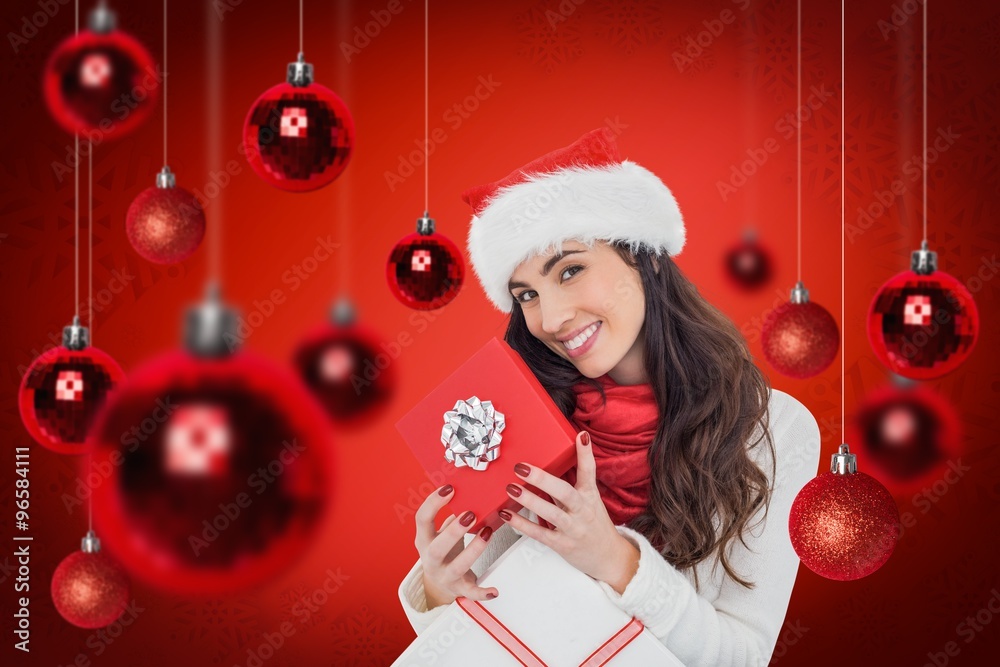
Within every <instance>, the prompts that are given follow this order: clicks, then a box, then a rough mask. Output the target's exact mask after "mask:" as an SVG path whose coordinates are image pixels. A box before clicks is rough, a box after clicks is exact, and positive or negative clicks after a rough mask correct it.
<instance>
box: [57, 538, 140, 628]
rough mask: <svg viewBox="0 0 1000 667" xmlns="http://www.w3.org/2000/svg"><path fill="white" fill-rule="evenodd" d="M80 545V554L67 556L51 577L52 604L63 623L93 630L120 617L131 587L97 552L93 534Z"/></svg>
mask: <svg viewBox="0 0 1000 667" xmlns="http://www.w3.org/2000/svg"><path fill="white" fill-rule="evenodd" d="M82 543H83V544H82V550H81V551H77V552H75V553H72V554H70V555H69V556H66V558H64V559H63V561H62V562H61V563H59V566H58V567H57V568H56V570H55V572H53V573H52V589H51V590H52V602H53V604H54V605H55V608H56V611H58V612H59V615H60V616H62V617H63V618H64V619H66V621H68V622H69V623H72V624H73V625H75V626H77V627H79V628H87V629H88V630H92V629H94V628H103V627H104V626H106V625H110V624H111V623H114V621H115V620H116V619H117V618H118V617H119V616H121V614H122V612H123V611H125V608H126V606H128V601H129V595H130V589H131V586H130V584H129V580H128V575H127V574H125V570H123V569H122V567H121V566H120V565H119V564H118V563H116V562H115V561H114V560H112V559H111V558H109V557H108V556H106V555H105V554H104V553H102V552H101V551H100V546H101V544H100V540H98V539H97V537H96V536H95V535H94V531H90V532H88V533H87V536H86V537H84V538H83V540H82Z"/></svg>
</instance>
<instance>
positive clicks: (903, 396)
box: [852, 385, 962, 492]
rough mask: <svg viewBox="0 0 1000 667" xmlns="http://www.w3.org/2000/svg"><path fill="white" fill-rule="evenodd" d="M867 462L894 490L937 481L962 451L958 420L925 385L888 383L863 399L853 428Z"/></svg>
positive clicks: (908, 490)
mask: <svg viewBox="0 0 1000 667" xmlns="http://www.w3.org/2000/svg"><path fill="white" fill-rule="evenodd" d="M852 431H853V437H854V438H855V442H860V445H861V451H862V452H863V453H864V459H865V461H867V462H869V463H870V464H871V466H872V470H873V472H874V473H875V474H876V476H877V477H878V478H879V479H880V481H882V482H884V483H886V484H887V485H889V486H890V488H892V489H894V490H895V491H896V492H910V491H913V490H915V489H918V488H919V487H921V486H924V485H926V484H927V483H929V482H932V481H934V480H936V479H939V478H940V477H941V476H942V475H944V474H945V473H946V472H947V469H948V465H949V462H950V461H952V460H955V459H957V458H958V456H959V454H960V453H961V441H962V435H961V420H960V419H959V416H958V414H957V412H956V411H955V408H954V407H953V406H952V405H951V404H950V403H949V402H948V401H947V400H946V399H945V398H944V397H943V396H941V395H940V394H938V393H937V392H936V391H934V390H933V389H931V388H929V387H921V386H902V387H898V386H894V385H888V386H885V387H882V388H880V389H878V390H876V391H873V392H871V393H870V394H868V395H867V396H865V397H864V398H862V399H861V401H860V405H859V406H858V410H857V412H856V413H855V415H854V420H853V424H852Z"/></svg>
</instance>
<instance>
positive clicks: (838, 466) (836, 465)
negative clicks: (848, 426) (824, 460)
mask: <svg viewBox="0 0 1000 667" xmlns="http://www.w3.org/2000/svg"><path fill="white" fill-rule="evenodd" d="M857 471H858V457H857V456H855V455H854V454H851V448H850V447H848V446H847V443H846V442H845V443H843V444H841V445H840V449H839V450H838V451H837V453H836V454H834V455H833V456H832V457H830V472H832V473H833V474H834V475H853V474H854V473H856V472H857Z"/></svg>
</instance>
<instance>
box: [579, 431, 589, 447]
mask: <svg viewBox="0 0 1000 667" xmlns="http://www.w3.org/2000/svg"><path fill="white" fill-rule="evenodd" d="M580 439H581V440H583V444H584V446H585V447H589V446H590V434H589V433H587V432H586V431H584V432H583V437H582V438H580Z"/></svg>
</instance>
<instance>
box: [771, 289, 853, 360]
mask: <svg viewBox="0 0 1000 667" xmlns="http://www.w3.org/2000/svg"><path fill="white" fill-rule="evenodd" d="M761 345H762V346H763V348H764V357H765V358H766V359H767V361H768V363H770V364H771V366H773V367H774V369H775V370H777V371H778V372H779V373H781V374H782V375H787V376H788V377H793V378H800V379H801V378H808V377H812V376H814V375H816V374H818V373H820V372H822V371H823V370H824V369H825V368H827V367H828V366H829V365H830V364H831V363H833V360H834V359H835V358H836V356H837V349H838V348H839V347H840V331H839V330H838V329H837V322H836V320H834V319H833V316H832V315H830V313H829V312H828V311H827V310H826V309H825V308H823V306H820V305H819V304H817V303H814V302H812V301H810V300H809V291H808V290H807V289H806V288H805V287H804V286H803V284H802V281H799V283H798V284H797V285H796V286H795V288H794V289H793V290H792V296H791V300H790V301H789V302H787V303H785V304H782V305H781V306H779V307H778V308H775V309H774V310H773V311H771V312H770V313H769V314H768V316H767V318H766V319H765V320H764V326H763V327H762V330H761Z"/></svg>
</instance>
